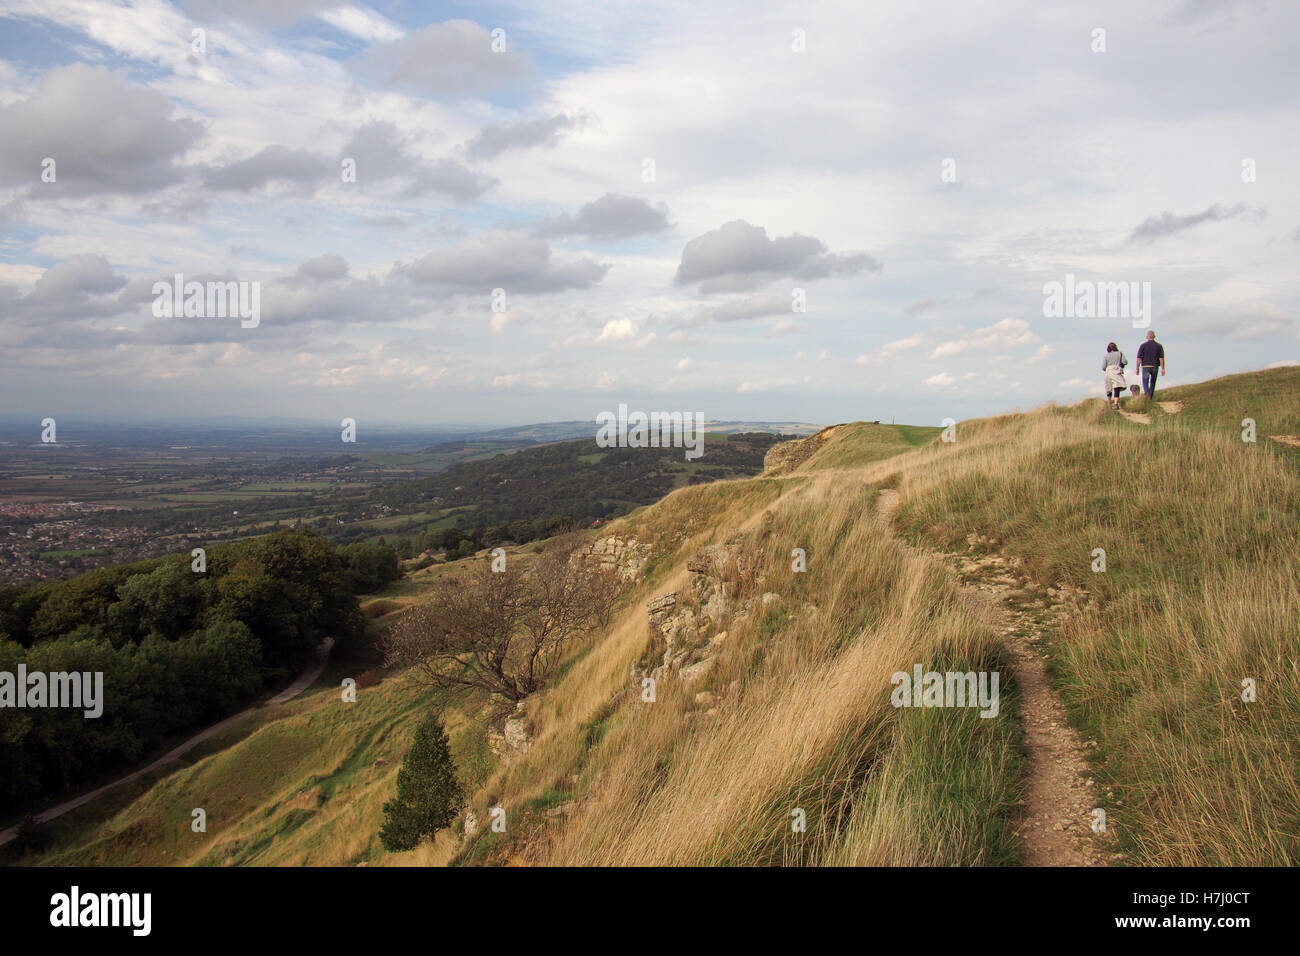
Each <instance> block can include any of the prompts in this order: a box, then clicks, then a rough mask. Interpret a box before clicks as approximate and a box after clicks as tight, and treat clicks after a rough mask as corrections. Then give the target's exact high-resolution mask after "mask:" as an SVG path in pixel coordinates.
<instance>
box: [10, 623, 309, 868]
mask: <svg viewBox="0 0 1300 956" xmlns="http://www.w3.org/2000/svg"><path fill="white" fill-rule="evenodd" d="M333 647H334V638H332V637H327V638H325V640H324V641H323V642H322V643H321V645H320V646H319V647H317V648H316V661H315V663H313V664H312V665H311V667H309V668H307V669H306V670H305V671H303V672H302V673H301V674H299V675H298V676H297V677H296V678H295V679H294V682H293V683H292V684H290V685H289V686H288V687H286V688H285V689H284V690H282V691H280V693H278V694H276V695H275V696H274V697H272V698H271V699H270V700H268V701H267V702H266V703H265V704H256V705H254V706H252V707H249V708H248V709H247V710H241V711H240V712H239V713H237V714H235V715H234V716H233V717H227V718H226V719H225V720H222V721H218V722H217V723H215V724H213V725H212V726H211V727H207V728H204V729H203V730H201V731H199V732H198V733H197V734H195V735H194V736H193V737H191V738H189V739H188V740H186V741H185V742H184V743H183V744H180V745H179V746H177V747H173V748H172V749H171V750H169V751H167V753H165V754H163V755H162V756H161V757H159V758H158V759H157V760H155V761H154V762H153V763H151V764H149V766H147V767H141V768H140V769H139V770H135V771H132V772H131V773H128V774H127V775H126V776H124V777H118V778H117V779H116V780H114V781H113V782H112V783H106V784H104V786H102V787H100V788H99V789H98V790H92V791H90V792H89V793H83V794H82V795H81V796H79V797H74V798H73V799H71V800H68V801H67V802H66V803H60V804H59V805H58V806H57V807H50V809H48V810H42V811H41V812H40V813H38V814H36V815H35V816H34V817H33V819H34V820H35V821H36V822H37V823H45V822H46V821H48V820H53V819H55V818H56V817H61V816H63V815H64V814H65V813H69V812H71V811H73V810H75V809H77V807H83V806H85V805H86V804H87V803H90V801H91V800H94V799H95V798H96V797H98V796H99V795H100V794H102V793H104V792H106V791H108V790H112V789H113V788H114V787H116V786H119V785H120V784H123V783H126V782H127V781H130V780H134V779H135V778H136V777H139V776H142V775H144V774H146V773H149V772H150V771H152V770H157V769H158V768H159V767H161V766H162V765H163V764H165V763H168V762H169V761H172V760H179V759H180V758H181V757H182V756H183V755H185V754H187V753H189V752H190V751H191V750H193V749H194V748H195V747H197V746H198V745H199V744H201V743H203V741H205V740H207V739H208V738H209V737H212V736H214V735H215V734H219V733H220V732H221V731H222V730H224V729H225V728H227V727H229V726H230V725H231V724H233V723H234V722H235V721H237V720H239V719H241V718H243V717H247V716H248V715H249V714H251V713H252V712H253V711H255V710H257V709H258V708H259V707H275V706H278V705H280V704H286V703H288V702H289V701H291V700H293V699H294V698H295V697H297V696H298V695H299V694H301V693H302V692H303V691H305V690H306V689H307V688H308V687H310V686H311V685H312V684H314V683H316V679H317V678H318V677H320V675H321V672H322V671H323V670H325V665H326V664H327V663H328V662H329V658H330V650H331V649H332V648H333ZM16 836H18V825H17V824H15V825H14V826H11V827H10V828H9V829H7V830H0V846H4V845H5V844H6V843H8V842H9V841H10V840H12V839H14V837H16Z"/></svg>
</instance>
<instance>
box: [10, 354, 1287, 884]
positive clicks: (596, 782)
mask: <svg viewBox="0 0 1300 956" xmlns="http://www.w3.org/2000/svg"><path fill="white" fill-rule="evenodd" d="M1297 386H1300V370H1297V369H1291V368H1286V369H1276V370H1269V371H1265V372H1259V373H1252V374H1250V375H1243V376H1233V377H1231V378H1229V379H1220V380H1215V381H1213V382H1207V383H1202V384H1200V385H1191V386H1183V387H1181V388H1179V389H1170V390H1168V391H1167V392H1163V393H1161V394H1159V395H1158V396H1157V397H1158V398H1159V399H1160V400H1161V401H1164V400H1172V401H1180V402H1182V403H1183V408H1182V410H1181V412H1179V413H1177V414H1168V413H1165V412H1163V411H1162V410H1160V409H1158V408H1157V409H1155V410H1153V421H1152V424H1150V425H1141V424H1137V423H1134V422H1131V421H1128V420H1126V419H1124V418H1122V417H1120V416H1118V415H1116V414H1115V413H1114V412H1110V411H1108V410H1106V409H1104V407H1103V406H1102V403H1101V402H1100V401H1099V400H1093V401H1088V402H1084V403H1082V404H1080V405H1076V406H1072V407H1060V406H1047V407H1044V408H1041V409H1038V410H1035V411H1033V412H1030V413H1027V414H1022V415H1010V416H1004V417H1001V418H995V419H986V420H980V421H970V422H962V423H960V424H959V425H958V428H957V441H956V442H954V443H943V442H941V441H938V440H937V438H936V437H935V435H936V433H937V431H938V430H937V429H925V430H922V429H917V430H910V431H901V430H899V429H896V428H893V427H892V426H878V425H870V424H863V423H856V424H850V425H842V426H836V427H834V428H833V429H829V430H827V432H824V433H822V434H821V435H819V436H814V437H813V438H810V439H805V440H804V441H805V442H807V443H808V444H807V445H806V446H805V447H804V449H803V451H804V452H805V453H804V454H799V455H795V456H794V458H790V457H788V454H787V457H783V458H782V460H781V461H780V462H775V463H774V464H775V465H776V467H772V468H770V469H769V471H767V472H765V474H764V475H762V476H759V477H757V478H752V479H744V480H735V481H723V482H717V483H714V484H710V485H702V486H692V487H685V488H681V489H679V490H676V491H674V492H672V493H671V494H669V495H668V496H667V497H666V498H665V499H663V500H662V501H661V502H659V503H657V504H654V505H651V506H649V507H645V508H642V509H640V510H638V511H636V512H634V513H632V514H630V515H628V516H626V517H624V518H620V519H618V520H616V521H613V522H611V523H609V524H608V525H607V526H606V527H605V528H602V529H601V530H600V531H599V532H598V533H599V535H601V536H606V535H618V536H620V537H621V538H623V539H627V538H629V537H631V538H635V539H636V540H637V541H638V542H640V543H646V544H650V545H651V551H650V555H649V560H648V563H647V564H646V565H645V566H644V568H642V570H641V576H640V578H639V580H638V581H637V582H636V583H635V584H634V585H633V586H632V587H631V588H630V590H629V591H628V592H627V593H626V595H625V596H624V598H623V599H622V600H621V601H620V604H619V606H618V609H617V611H616V614H615V616H614V619H613V621H612V623H611V625H610V626H609V628H608V629H606V630H605V631H604V632H603V633H602V634H600V635H599V636H598V637H597V638H595V639H593V640H591V641H589V642H587V643H585V644H583V645H582V646H579V647H575V648H574V649H573V651H572V653H571V655H570V658H569V660H568V661H567V662H566V664H565V666H564V667H563V668H562V670H561V673H560V674H559V676H558V677H557V678H556V679H555V681H554V682H553V683H552V685H551V686H550V687H548V688H547V689H546V690H544V691H543V692H541V693H539V694H536V695H534V696H533V697H532V698H530V699H529V700H528V701H527V703H526V705H525V707H524V710H523V711H522V714H521V716H522V717H523V719H524V721H525V724H526V726H527V728H528V730H529V732H530V733H531V735H532V738H531V746H530V749H528V751H527V753H513V754H511V755H510V756H508V757H506V758H502V759H498V758H496V757H494V756H493V755H492V753H491V751H490V750H489V748H488V741H487V728H485V727H484V726H482V724H481V722H480V717H479V715H480V713H481V711H480V710H479V709H477V704H478V702H474V703H471V705H470V706H467V707H465V708H463V709H462V710H457V711H452V712H449V714H448V724H449V728H448V729H449V731H450V733H451V736H452V741H453V753H454V755H455V757H456V759H457V762H458V766H459V767H460V770H461V775H462V777H464V778H465V779H466V781H467V787H466V789H467V791H468V792H469V793H470V794H471V798H470V802H471V806H472V808H473V810H474V812H475V815H476V816H477V818H478V820H479V821H485V820H486V819H487V817H488V812H489V808H491V807H495V806H501V807H503V808H504V809H505V811H506V819H507V821H508V823H507V828H506V832H504V833H495V832H492V831H491V830H490V829H488V828H487V827H483V828H481V829H480V831H479V833H478V834H477V835H476V836H475V837H473V838H471V839H466V840H462V839H461V838H460V836H459V833H458V832H457V833H456V834H454V835H453V834H452V833H451V831H445V832H444V833H443V834H441V835H440V836H439V839H438V841H437V842H436V843H434V844H426V845H424V846H422V847H421V848H419V849H417V850H415V851H412V852H410V853H404V854H387V853H384V852H383V851H382V849H381V848H380V847H379V843H378V838H377V832H378V829H379V826H380V823H381V813H380V807H381V806H382V804H383V802H384V800H386V799H388V798H390V797H391V796H392V795H393V793H394V788H395V783H394V778H395V774H396V770H397V767H398V765H399V763H400V758H401V755H402V754H403V752H404V751H405V749H406V747H407V746H409V742H410V739H411V736H412V735H413V733H414V729H415V726H416V724H417V723H418V719H419V718H420V717H421V716H422V715H423V714H424V713H425V712H426V711H427V709H428V708H429V707H430V706H433V705H434V704H435V703H436V701H435V699H434V695H433V694H432V692H430V691H429V690H428V689H426V688H422V687H421V686H419V685H418V684H416V683H414V681H413V680H412V676H411V675H409V674H400V675H390V676H388V678H387V679H385V680H383V681H382V683H379V684H377V685H374V686H370V687H365V688H363V689H362V690H361V691H360V692H359V699H358V702H357V703H356V704H354V705H347V704H343V703H341V702H339V701H338V692H337V689H336V688H337V686H338V681H339V679H341V677H342V676H344V675H342V674H341V673H339V672H338V671H337V670H336V671H334V672H332V673H330V674H329V675H328V676H327V679H325V680H323V681H322V685H321V689H319V690H317V691H314V692H313V693H311V694H310V695H308V696H306V697H304V698H303V699H302V700H300V701H297V702H295V703H293V704H291V705H289V706H288V707H285V708H281V709H280V710H279V711H278V712H272V711H263V712H259V714H258V715H255V718H251V720H252V721H253V723H252V724H251V725H250V726H248V727H244V728H236V729H234V730H232V731H230V732H229V734H228V735H227V740H225V741H223V742H222V743H223V744H228V746H217V745H215V744H214V745H211V747H210V749H207V750H205V752H204V754H206V755H204V754H200V755H199V756H198V757H197V758H196V759H195V761H194V763H193V765H191V766H187V767H185V768H183V769H181V770H179V771H178V772H176V773H174V774H172V775H170V776H168V777H166V778H165V779H163V780H161V781H158V782H155V783H153V784H152V785H148V784H144V785H142V786H141V788H139V789H141V790H142V791H143V792H140V793H138V794H136V793H130V794H124V795H122V796H121V797H119V798H117V799H116V803H115V805H105V806H101V807H99V808H98V809H97V810H96V809H92V808H91V807H87V808H84V809H83V810H81V811H78V813H76V814H73V815H72V816H71V817H70V818H65V819H64V820H63V821H60V823H59V824H57V825H56V827H55V828H54V830H53V833H52V835H51V836H50V838H49V839H51V841H52V843H51V845H50V846H49V847H48V848H47V849H46V850H45V851H44V852H43V853H38V854H35V855H33V856H30V857H28V861H29V862H40V863H56V862H57V863H71V862H92V861H93V862H109V861H112V862H153V863H210V864H233V863H253V864H289V863H300V864H301V863H311V864H315V863H335V864H355V863H362V862H364V863H367V864H370V865H374V864H379V863H399V864H400V863H422V864H424V863H427V864H443V863H448V862H454V863H460V864H497V863H546V864H711V863H712V864H718V863H722V864H769V863H794V864H811V865H816V864H832V865H834V864H853V865H860V864H884V865H895V864H920V865H931V864H934V865H950V864H957V865H965V864H1010V863H1015V862H1018V861H1019V859H1020V855H1019V853H1020V851H1019V848H1018V846H1017V842H1016V838H1015V836H1014V831H1015V826H1016V820H1017V813H1018V802H1019V801H1020V799H1021V797H1022V795H1023V792H1024V787H1025V784H1024V781H1025V773H1026V767H1025V759H1024V750H1023V734H1022V730H1021V726H1020V722H1019V711H1018V689H1017V687H1016V685H1015V683H1014V681H1012V680H1010V679H1009V674H1010V671H1009V668H1008V667H1007V649H1006V647H1005V646H1004V645H1003V642H1002V641H1003V639H1002V635H1001V633H1000V632H999V631H998V630H997V629H996V628H995V627H993V626H991V625H990V622H989V620H988V618H987V617H986V616H985V615H984V614H983V613H982V612H981V609H980V607H979V606H978V604H977V603H975V602H972V601H971V600H970V594H969V593H968V591H967V590H964V589H962V588H961V587H960V580H959V575H958V574H955V573H954V571H953V565H954V563H955V559H954V558H953V557H952V556H954V555H961V556H965V557H967V558H976V559H978V558H979V557H980V556H981V555H982V554H985V553H990V552H997V553H999V554H1001V555H1003V556H1005V557H1006V558H1007V559H1008V560H1009V561H1011V562H1012V563H1013V564H1014V566H1015V568H1016V569H1017V574H1019V575H1021V578H1022V580H1021V581H1020V585H1021V587H1020V592H1019V593H1020V594H1021V595H1022V598H1023V599H1024V600H1025V602H1026V603H1027V604H1035V603H1036V604H1039V605H1042V606H1044V608H1045V606H1046V605H1049V604H1062V608H1061V610H1062V611H1063V612H1064V613H1062V614H1061V616H1060V621H1061V623H1060V624H1059V627H1055V629H1054V630H1053V631H1052V633H1051V644H1050V646H1049V647H1048V648H1047V649H1046V655H1047V657H1048V658H1049V663H1050V666H1051V668H1052V677H1053V682H1054V684H1055V686H1056V688H1057V690H1058V691H1059V692H1060V694H1061V696H1062V698H1063V699H1064V701H1065V703H1066V705H1067V707H1068V709H1069V713H1070V716H1071V720H1072V722H1073V723H1074V724H1075V725H1076V726H1077V727H1078V728H1079V729H1080V731H1081V733H1082V735H1083V736H1084V737H1085V738H1087V739H1088V740H1090V741H1095V742H1096V746H1095V748H1093V749H1092V750H1091V751H1090V761H1091V768H1092V769H1091V772H1092V773H1093V774H1094V775H1095V777H1096V778H1097V780H1098V782H1099V783H1100V784H1101V791H1102V792H1104V793H1106V794H1107V796H1106V797H1105V798H1104V801H1103V803H1102V804H1101V805H1102V806H1103V807H1104V808H1105V809H1106V812H1107V814H1108V818H1109V819H1110V821H1111V823H1112V827H1111V829H1112V832H1113V834H1114V836H1115V837H1116V838H1118V840H1119V846H1120V848H1121V849H1122V850H1123V851H1124V852H1125V853H1126V855H1127V859H1126V862H1127V863H1130V864H1139V865H1145V864H1174V865H1178V864H1190V865H1206V864H1209V865H1215V864H1228V865H1242V864H1293V863H1295V862H1296V860H1297V858H1300V836H1298V835H1300V788H1298V785H1297V782H1296V773H1295V768H1296V766H1297V753H1296V746H1297V741H1296V735H1295V731H1294V728H1295V726H1296V725H1297V719H1298V718H1300V671H1298V670H1297V668H1296V665H1295V661H1296V660H1297V659H1300V585H1298V584H1297V582H1298V581H1300V574H1298V573H1297V572H1298V571H1300V568H1298V567H1297V563H1300V556H1298V555H1297V549H1296V547H1295V542H1296V540H1297V536H1298V534H1297V533H1298V532H1300V450H1296V449H1293V448H1291V447H1289V446H1287V445H1284V444H1280V443H1277V442H1273V441H1270V440H1269V439H1268V438H1267V437H1266V436H1267V435H1269V434H1297V433H1300V388H1297ZM1243 417H1252V418H1254V419H1255V420H1256V422H1257V423H1258V428H1259V440H1258V441H1257V442H1256V443H1253V444H1250V443H1244V442H1243V441H1242V440H1241V424H1240V423H1241V419H1242V418H1243ZM886 429H888V431H886ZM793 451H794V449H793V448H792V449H788V450H787V453H789V452H793ZM795 459H798V460H795ZM883 488H891V489H894V490H895V491H896V493H897V494H898V495H899V506H898V508H897V511H896V512H895V513H894V515H893V517H892V519H891V518H889V517H886V516H884V515H881V514H879V513H877V511H876V508H875V503H876V501H877V499H878V497H879V494H880V490H881V489H883ZM796 548H799V549H802V550H803V551H804V553H805V554H806V571H802V572H800V571H796V570H793V568H792V550H793V549H796ZM1098 548H1101V549H1104V550H1105V555H1106V570H1105V571H1104V572H1094V571H1093V570H1092V567H1093V563H1094V561H1095V557H1094V551H1095V549H1098ZM701 552H706V553H708V554H711V555H712V558H711V563H710V564H709V569H708V571H707V572H706V573H693V572H692V571H691V570H689V569H688V564H689V565H691V566H692V567H696V568H697V569H698V567H699V563H698V562H699V556H700V555H701ZM460 564H462V565H463V564H467V562H460ZM463 570H464V569H463V568H458V567H457V566H456V565H450V566H436V567H434V568H430V569H429V570H428V571H426V572H421V575H420V576H419V577H417V578H415V579H414V580H407V581H403V582H401V585H400V586H399V587H395V588H393V589H392V591H391V593H382V594H380V595H378V596H377V598H378V600H380V601H391V602H392V605H393V606H396V605H399V604H403V603H409V602H411V601H416V600H420V599H421V598H422V596H423V594H424V593H425V591H426V590H427V587H428V584H429V582H431V581H432V580H434V579H436V577H438V576H439V575H441V574H446V573H462V572H463ZM667 593H676V594H677V604H676V606H675V608H674V611H673V617H672V618H671V628H670V630H671V631H672V632H673V633H674V635H675V641H676V643H675V644H674V645H672V646H673V647H674V648H680V649H681V650H682V653H683V655H684V656H683V658H682V665H681V667H680V669H677V670H675V671H674V672H673V673H671V674H668V675H666V676H665V675H662V674H661V675H660V677H661V679H659V680H658V681H657V684H656V696H655V700H654V702H653V703H645V702H642V699H641V687H642V685H641V684H640V682H639V681H637V680H634V679H631V675H632V674H633V672H634V668H638V667H644V666H646V665H647V662H648V663H649V664H653V663H655V658H656V657H657V655H658V653H659V651H660V650H661V646H660V645H657V644H654V641H653V640H652V632H651V629H650V620H649V618H648V617H647V609H646V602H647V601H649V600H651V599H653V598H656V597H658V596H660V595H663V594H667ZM1061 595H1071V597H1069V599H1068V600H1067V599H1066V598H1064V597H1061ZM399 613H400V612H399ZM1053 619H1054V620H1055V618H1053ZM384 620H386V618H380V621H381V622H382V621H384ZM917 663H920V664H922V665H923V666H924V668H925V669H927V670H940V671H943V670H961V671H966V670H973V671H993V670H998V671H1000V672H1001V673H1002V686H1001V707H1000V713H999V714H998V716H997V717H995V718H991V719H983V718H981V717H979V716H978V714H977V712H976V711H975V710H973V709H960V708H944V709H910V708H895V707H893V706H891V705H890V691H891V689H892V686H891V683H890V675H891V674H892V673H893V672H895V671H898V670H902V671H910V670H911V668H912V666H913V665H914V664H917ZM637 673H638V674H640V673H643V672H642V671H637ZM688 674H689V675H690V678H691V679H689V680H688V678H687V675H688ZM1246 678H1251V679H1253V680H1254V682H1255V684H1256V687H1257V694H1258V697H1257V699H1256V700H1255V701H1254V702H1251V703H1247V702H1244V701H1243V700H1242V699H1241V694H1242V681H1243V679H1246ZM381 760H382V761H383V763H379V761H381ZM194 806H205V807H206V808H207V809H208V820H209V826H208V833H207V834H205V835H200V834H193V833H192V832H191V831H190V829H189V813H190V810H191V809H192V808H193V807H194ZM797 811H802V814H803V817H804V818H805V819H806V830H805V831H804V832H796V830H795V829H794V828H793V827H792V825H791V821H792V819H793V818H795V816H796V813H797Z"/></svg>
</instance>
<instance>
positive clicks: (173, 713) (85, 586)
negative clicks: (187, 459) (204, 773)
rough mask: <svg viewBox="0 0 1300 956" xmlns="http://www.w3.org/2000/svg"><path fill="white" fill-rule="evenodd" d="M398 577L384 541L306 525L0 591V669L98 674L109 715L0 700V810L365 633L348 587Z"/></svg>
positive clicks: (121, 758) (196, 719)
mask: <svg viewBox="0 0 1300 956" xmlns="http://www.w3.org/2000/svg"><path fill="white" fill-rule="evenodd" d="M398 574H399V571H398V565H397V556H396V555H395V554H394V553H393V551H392V549H391V548H388V547H387V546H385V545H382V544H378V545H365V544H354V545H348V546H347V547H346V548H342V549H339V548H336V547H335V546H334V545H332V544H331V543H330V542H328V541H326V540H325V539H324V538H321V537H320V536H319V535H317V534H315V533H313V532H310V531H307V530H301V529H294V530H286V531H280V532H276V533H274V534H269V535H265V536H263V537H259V538H254V539H250V540H247V541H241V542H237V543H234V544H229V545H223V546H218V547H214V548H212V549H210V550H209V551H208V552H207V555H206V568H205V570H204V571H202V572H196V571H194V570H193V569H192V563H191V558H190V556H189V555H184V556H172V557H165V558H155V559H151V560H148V561H141V562H136V563H133V564H127V565H120V566H116V567H109V568H101V569H98V570H95V571H91V572H89V573H87V574H82V575H79V576H78V577H75V578H70V579H68V580H66V581H57V582H43V583H41V584H37V585H34V586H31V587H27V588H13V587H9V588H0V671H5V672H9V673H11V674H16V673H17V671H18V665H19V664H25V665H26V670H27V672H28V673H29V674H30V673H33V672H38V671H39V672H45V673H50V672H69V671H77V672H83V671H89V672H92V673H93V672H102V673H103V674H104V712H103V715H102V716H101V717H98V718H95V719H88V718H85V717H84V716H83V714H82V712H81V711H80V710H73V709H58V708H37V709H15V708H10V707H4V708H0V811H3V810H7V809H12V808H13V807H15V806H17V805H20V804H22V803H25V802H27V801H30V800H33V799H36V798H39V797H42V796H45V795H47V794H50V793H52V792H55V791H58V790H60V789H63V788H67V787H71V786H75V785H76V784H78V783H80V782H82V781H85V780H87V779H89V778H91V777H94V776H96V775H98V774H102V773H105V772H110V771H113V770H116V769H119V768H121V767H124V766H126V765H129V764H130V763H133V762H135V761H137V760H139V759H140V758H141V757H143V756H145V755H146V754H148V753H149V752H150V751H151V750H152V749H154V748H156V747H157V746H159V745H160V744H162V743H163V742H164V741H166V740H167V738H168V737H169V736H170V735H172V734H176V733H178V732H182V731H186V730H190V729H193V728H197V727H200V726H203V725H206V724H208V723H210V722H212V721H215V720H218V719H220V718H222V717H225V716H227V715H229V714H230V713H232V712H234V711H235V710H237V709H238V708H239V707H240V706H241V705H243V704H245V703H247V702H248V701H250V700H251V699H253V698H254V697H256V696H257V695H258V694H260V693H261V692H262V691H264V690H265V689H266V688H267V687H268V686H269V685H270V684H272V683H274V682H275V681H276V680H277V679H281V678H283V677H284V676H286V675H287V674H288V673H289V672H290V671H291V670H293V669H294V668H297V667H299V666H300V665H301V664H302V663H303V662H304V661H305V660H306V659H307V658H308V657H309V655H310V654H311V652H312V651H313V649H314V648H315V647H316V646H317V645H318V644H320V642H321V641H322V640H323V639H324V638H326V637H333V638H334V639H335V641H336V646H338V647H340V648H341V649H347V648H348V647H355V646H356V644H357V642H359V640H360V639H361V637H362V636H363V634H364V633H365V632H364V627H365V625H364V621H363V618H362V616H361V613H360V611H359V610H358V607H357V600H356V596H355V595H356V593H358V592H365V591H369V590H374V589H376V588H378V587H382V586H383V584H384V583H387V581H389V580H392V579H393V578H395V577H397V575H398Z"/></svg>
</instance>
